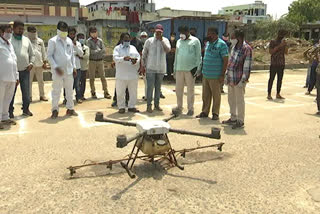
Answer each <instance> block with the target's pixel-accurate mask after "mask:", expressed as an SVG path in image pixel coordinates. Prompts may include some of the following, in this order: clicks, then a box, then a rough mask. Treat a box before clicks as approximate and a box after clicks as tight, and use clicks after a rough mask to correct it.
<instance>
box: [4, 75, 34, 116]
mask: <svg viewBox="0 0 320 214" xmlns="http://www.w3.org/2000/svg"><path fill="white" fill-rule="evenodd" d="M19 81H20V89H21V94H22V110H23V112H28V111H29V106H30V72H29V71H27V70H24V71H19ZM16 91H17V87H16V89H15V91H14V95H13V98H12V101H11V103H10V107H9V112H10V113H13V111H14V107H13V104H14V98H15V96H16Z"/></svg>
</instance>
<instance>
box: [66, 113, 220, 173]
mask: <svg viewBox="0 0 320 214" xmlns="http://www.w3.org/2000/svg"><path fill="white" fill-rule="evenodd" d="M178 116H179V115H178V114H177V113H175V112H173V115H172V116H171V117H169V118H167V119H164V120H142V121H138V122H126V121H121V120H116V119H111V118H106V117H104V116H103V113H102V112H97V113H96V116H95V121H97V122H106V123H113V124H118V125H123V126H129V127H136V128H137V130H138V133H137V134H136V135H135V136H132V137H127V136H126V135H118V136H117V143H116V146H117V148H125V147H126V146H128V145H129V144H130V143H131V142H133V141H135V143H134V146H133V148H132V151H131V153H130V154H129V155H128V156H127V158H123V159H119V160H110V161H105V162H92V163H88V164H83V165H79V166H70V167H68V168H67V169H68V170H69V171H70V176H71V178H72V177H73V175H74V174H75V173H76V170H78V169H80V168H83V167H90V166H97V165H104V166H106V167H107V169H110V170H112V166H113V165H114V164H117V163H120V164H121V166H122V167H123V168H124V169H125V170H126V172H127V173H128V175H129V177H130V178H132V179H133V178H135V177H136V175H135V174H134V173H133V172H132V168H133V166H134V164H135V162H136V160H137V159H140V160H144V161H148V162H151V163H155V162H157V161H161V160H166V161H168V162H169V164H170V165H171V166H173V167H177V168H179V169H180V170H184V167H183V166H181V165H180V164H179V163H178V161H177V158H176V157H177V155H180V156H182V157H183V158H185V157H186V153H188V152H192V151H195V150H199V149H205V148H213V147H216V148H217V150H219V151H220V152H222V146H223V145H224V143H217V144H212V145H208V146H201V147H200V146H199V147H196V148H190V149H182V150H177V151H176V150H174V149H173V148H172V146H171V143H170V140H169V137H168V133H176V134H181V135H192V136H198V137H205V138H210V139H217V140H218V139H221V135H220V129H219V128H214V127H213V128H212V129H211V133H208V134H207V133H200V132H193V131H186V130H181V129H174V128H171V126H170V124H169V123H168V122H169V121H170V120H172V119H174V118H176V117H178ZM140 152H142V153H143V154H142V155H139V153H140Z"/></svg>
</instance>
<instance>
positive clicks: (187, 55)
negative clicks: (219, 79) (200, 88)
mask: <svg viewBox="0 0 320 214" xmlns="http://www.w3.org/2000/svg"><path fill="white" fill-rule="evenodd" d="M179 32H180V39H179V40H178V42H177V47H176V55H175V61H174V75H175V77H176V95H177V104H178V106H177V107H176V108H175V109H174V110H175V111H176V112H178V113H179V114H180V113H182V109H183V94H184V86H185V85H187V100H188V113H187V115H188V116H192V115H193V114H194V85H195V78H196V76H198V74H200V73H201V43H200V41H199V39H198V38H196V37H194V36H192V35H191V34H190V32H189V27H188V26H182V27H180V28H179Z"/></svg>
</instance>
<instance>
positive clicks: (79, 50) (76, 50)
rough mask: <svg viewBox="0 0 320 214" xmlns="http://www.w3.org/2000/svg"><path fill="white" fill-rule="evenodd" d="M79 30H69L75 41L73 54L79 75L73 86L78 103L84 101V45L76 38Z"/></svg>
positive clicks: (69, 35) (69, 34) (72, 28)
mask: <svg viewBox="0 0 320 214" xmlns="http://www.w3.org/2000/svg"><path fill="white" fill-rule="evenodd" d="M76 34H77V30H76V29H75V28H74V27H70V28H69V30H68V37H69V38H70V39H71V40H72V42H73V54H74V58H75V62H76V70H77V76H76V77H75V78H74V83H73V88H74V89H75V91H76V100H77V103H79V104H80V103H82V100H81V91H80V77H81V63H80V57H83V51H82V46H81V44H80V42H78V41H77V39H76Z"/></svg>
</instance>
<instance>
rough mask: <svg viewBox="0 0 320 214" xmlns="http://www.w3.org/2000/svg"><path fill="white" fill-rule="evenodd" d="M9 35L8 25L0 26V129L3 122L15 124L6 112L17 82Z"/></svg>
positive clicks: (15, 58)
mask: <svg viewBox="0 0 320 214" xmlns="http://www.w3.org/2000/svg"><path fill="white" fill-rule="evenodd" d="M10 35H12V33H11V27H10V25H2V26H0V65H1V69H0V129H3V128H4V127H3V125H4V124H8V125H15V124H16V123H15V122H14V121H13V120H10V119H9V113H8V111H9V105H10V102H11V100H12V97H13V94H14V91H15V86H16V84H18V83H19V73H18V68H17V57H16V54H15V52H14V49H13V46H12V44H11V42H10V37H11V36H10Z"/></svg>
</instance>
